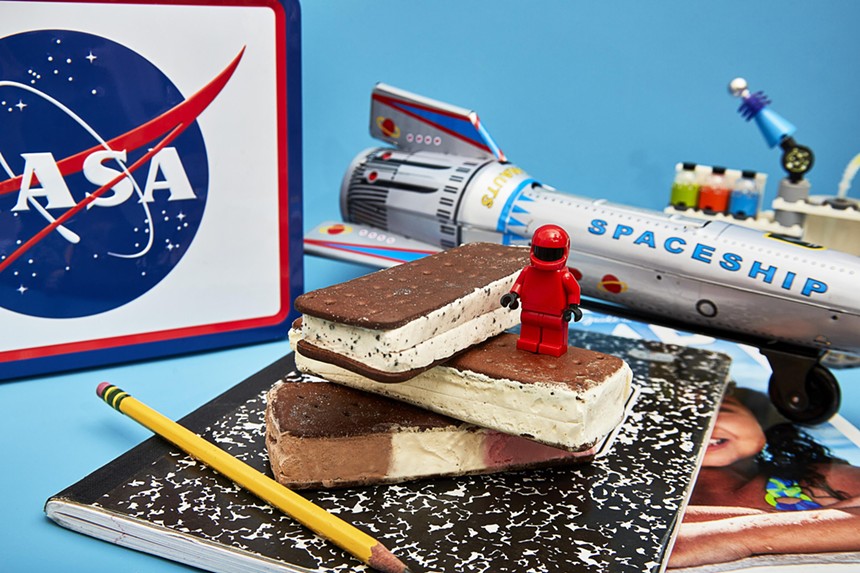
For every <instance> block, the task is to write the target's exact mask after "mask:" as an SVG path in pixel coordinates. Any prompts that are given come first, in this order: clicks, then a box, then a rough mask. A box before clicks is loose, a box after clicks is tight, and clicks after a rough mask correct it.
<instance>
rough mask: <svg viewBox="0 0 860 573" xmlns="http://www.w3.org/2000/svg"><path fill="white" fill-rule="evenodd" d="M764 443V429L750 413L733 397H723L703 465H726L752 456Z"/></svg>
mask: <svg viewBox="0 0 860 573" xmlns="http://www.w3.org/2000/svg"><path fill="white" fill-rule="evenodd" d="M764 444H765V437H764V431H763V430H762V429H761V426H760V425H759V423H758V420H756V418H755V416H753V413H752V412H750V411H749V409H747V407H746V406H744V405H743V404H741V403H740V401H739V400H738V399H737V398H735V397H734V396H727V397H726V398H725V399H724V400H723V403H722V405H721V406H720V413H719V414H718V415H717V422H716V425H715V426H714V433H713V435H712V436H711V441H710V444H709V445H708V450H707V452H705V460H704V462H703V465H704V466H705V467H724V466H729V465H731V464H733V463H734V462H736V461H738V460H742V459H745V458H751V457H753V456H755V455H756V454H758V453H759V452H760V451H761V449H762V448H763V447H764Z"/></svg>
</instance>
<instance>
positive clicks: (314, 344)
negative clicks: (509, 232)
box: [295, 243, 529, 382]
mask: <svg viewBox="0 0 860 573" xmlns="http://www.w3.org/2000/svg"><path fill="white" fill-rule="evenodd" d="M528 262H529V253H528V249H525V248H521V247H506V246H503V245H497V244H493V243H470V244H467V245H463V246H461V247H457V248H455V249H450V250H447V251H443V252H441V253H437V254H434V255H431V256H429V257H426V258H423V259H419V260H417V261H414V262H410V263H406V264H403V265H398V266H396V267H392V268H390V269H385V270H382V271H378V272H376V273H372V274H369V275H365V276H362V277H359V278H356V279H353V280H351V281H347V282H345V283H341V284H337V285H334V286H330V287H327V288H323V289H319V290H315V291H312V292H309V293H306V294H303V295H301V296H299V297H298V298H297V299H296V301H295V308H296V310H298V311H299V312H301V313H302V314H303V316H302V321H303V332H304V335H303V339H302V341H301V342H300V343H299V349H300V351H301V352H302V354H303V355H304V356H306V357H308V358H313V359H315V360H321V361H328V360H332V359H333V358H332V357H338V358H337V360H338V364H340V365H341V366H342V367H344V368H347V369H349V370H352V371H354V372H356V373H360V374H362V375H363V376H366V377H368V378H371V379H374V380H377V381H380V382H400V381H403V380H406V379H408V378H411V377H412V376H415V375H416V374H418V373H419V372H421V371H422V370H426V369H428V368H430V367H432V366H433V365H435V364H438V363H439V362H441V361H444V360H446V359H447V358H450V357H451V356H452V355H454V354H456V353H457V352H460V351H461V350H464V349H466V348H468V347H469V346H471V345H473V344H476V343H478V342H481V341H483V340H486V339H487V338H489V337H491V336H494V335H496V334H499V333H500V332H503V331H505V330H507V329H508V328H511V327H512V326H515V325H516V324H518V323H519V312H518V311H515V312H512V311H510V310H509V309H507V308H505V307H503V306H501V305H500V303H499V300H500V299H501V297H502V295H504V294H506V293H508V292H509V291H510V289H511V286H512V285H513V283H514V280H515V279H516V276H517V274H518V273H519V272H520V271H521V270H522V268H523V267H524V266H526V265H527V264H528Z"/></svg>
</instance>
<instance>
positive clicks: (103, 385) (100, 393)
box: [96, 382, 110, 398]
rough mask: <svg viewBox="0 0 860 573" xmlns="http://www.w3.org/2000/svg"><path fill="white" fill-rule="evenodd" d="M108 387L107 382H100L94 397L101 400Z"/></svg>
mask: <svg viewBox="0 0 860 573" xmlns="http://www.w3.org/2000/svg"><path fill="white" fill-rule="evenodd" d="M108 386H110V384H108V383H107V382H102V383H101V384H99V386H98V388H96V395H97V396H98V397H99V398H101V397H102V396H103V395H104V393H105V390H107V389H108Z"/></svg>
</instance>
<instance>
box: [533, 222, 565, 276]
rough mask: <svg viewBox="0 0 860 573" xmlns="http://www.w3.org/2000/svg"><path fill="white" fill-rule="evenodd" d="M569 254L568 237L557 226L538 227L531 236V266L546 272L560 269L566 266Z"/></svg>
mask: <svg viewBox="0 0 860 573" xmlns="http://www.w3.org/2000/svg"><path fill="white" fill-rule="evenodd" d="M569 252H570V237H569V236H568V235H567V232H566V231H565V230H564V229H562V228H561V227H559V226H558V225H544V226H542V227H538V228H537V230H535V232H534V235H532V247H531V253H530V258H531V262H532V266H535V267H537V268H539V269H543V270H548V271H551V270H557V269H562V268H564V267H565V265H566V264H567V255H568V253H569Z"/></svg>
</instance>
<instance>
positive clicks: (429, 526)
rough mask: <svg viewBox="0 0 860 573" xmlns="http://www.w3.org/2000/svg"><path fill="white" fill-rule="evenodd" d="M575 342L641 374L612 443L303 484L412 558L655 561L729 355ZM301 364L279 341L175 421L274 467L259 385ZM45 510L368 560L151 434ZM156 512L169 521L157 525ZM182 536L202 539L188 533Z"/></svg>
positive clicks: (245, 550)
mask: <svg viewBox="0 0 860 573" xmlns="http://www.w3.org/2000/svg"><path fill="white" fill-rule="evenodd" d="M571 343H572V344H574V345H577V346H581V347H585V348H591V349H594V350H599V351H601V352H606V353H609V354H615V355H618V356H621V357H623V358H624V359H625V360H627V362H628V363H629V364H630V366H631V368H632V370H633V373H634V384H636V385H637V386H639V388H640V391H641V393H640V396H639V398H638V400H637V402H636V404H635V405H634V407H633V411H632V413H631V415H630V416H629V417H628V419H627V420H626V421H625V422H624V424H623V426H622V428H621V430H620V432H619V434H618V437H617V439H616V441H615V443H614V445H613V451H612V452H611V453H610V455H608V456H606V457H604V458H602V459H599V460H596V461H594V462H593V463H591V464H587V465H584V466H579V467H572V468H564V469H561V468H556V469H548V470H540V471H534V470H532V471H523V472H514V473H507V474H497V475H490V476H474V477H463V478H454V479H439V480H429V481H423V482H417V483H413V484H404V485H391V486H377V487H363V488H354V489H341V490H333V491H318V492H303V495H305V496H306V497H308V498H309V499H311V500H312V501H314V502H315V503H317V504H318V505H320V506H322V507H324V508H326V509H327V510H329V511H331V512H332V513H335V514H337V515H339V516H340V517H342V518H344V519H345V520H347V521H349V522H350V523H352V524H354V525H356V526H358V527H360V528H362V529H364V530H365V531H367V532H368V533H370V534H371V535H373V536H374V537H376V538H377V539H378V540H379V541H381V542H382V543H384V544H385V545H386V546H387V547H389V548H390V549H392V550H393V551H394V552H395V553H396V554H397V555H398V556H399V557H400V558H401V559H403V560H404V561H405V562H406V563H407V564H408V565H409V566H410V567H412V568H413V569H414V570H415V571H421V572H429V571H439V572H442V571H444V572H452V573H453V572H460V571H474V572H479V573H483V572H487V573H489V572H493V573H502V572H508V571H510V572H517V573H521V572H549V571H594V572H597V571H600V572H604V571H605V572H608V571H612V572H613V573H616V572H619V573H620V572H626V571H630V572H637V573H640V572H643V571H660V570H662V569H663V568H664V566H665V564H664V562H665V561H666V559H665V558H666V557H667V556H668V551H669V549H670V546H671V540H672V539H673V532H674V530H675V527H676V525H677V523H678V521H679V520H680V517H681V515H682V513H683V509H684V506H685V505H686V501H687V499H688V497H689V494H690V490H691V488H692V484H693V481H694V477H695V474H696V471H697V467H698V463H699V462H700V459H701V456H702V453H703V447H704V443H705V440H706V438H707V437H708V436H709V434H710V430H711V426H712V424H713V420H714V418H715V414H716V409H717V405H718V404H719V402H720V399H721V397H722V394H723V392H724V390H725V386H726V381H727V376H728V367H729V359H728V357H726V356H724V355H722V354H716V353H712V352H708V351H703V350H697V349H691V348H685V347H677V346H666V345H661V344H659V343H654V342H647V341H640V340H629V339H623V338H616V337H610V336H605V335H600V334H594V333H583V332H577V331H573V332H571ZM300 377H301V374H299V373H297V372H296V371H295V368H294V364H293V361H292V356H287V357H285V358H284V359H282V360H280V361H278V362H276V363H275V364H273V365H271V366H269V367H268V368H266V369H264V370H263V371H261V372H260V373H258V374H256V375H254V376H252V377H251V378H249V379H248V380H246V381H245V382H243V383H241V384H239V385H237V386H236V387H234V388H233V389H231V390H230V391H228V392H226V393H225V394H224V395H222V396H220V397H218V398H216V399H215V400H213V401H212V402H211V403H209V404H207V405H205V406H203V407H201V408H200V409H198V410H197V411H195V412H194V413H192V414H190V415H189V416H187V417H186V418H184V419H183V420H181V422H182V423H183V425H185V426H186V427H189V428H190V429H192V430H193V431H195V432H198V433H200V434H201V435H203V436H204V437H205V438H207V439H209V440H211V441H213V442H215V443H216V444H218V445H219V446H220V447H222V448H223V449H225V450H227V451H228V452H230V453H231V454H233V455H235V456H237V457H239V458H240V459H242V460H243V461H245V462H247V463H249V464H250V465H252V466H254V467H255V468H257V469H259V470H261V471H265V472H267V473H269V475H271V473H270V470H269V468H268V460H267V454H266V449H265V447H264V431H265V427H264V420H263V414H264V410H265V405H264V395H265V392H266V391H267V390H268V389H269V388H270V387H271V386H272V385H273V384H274V383H275V382H276V381H277V380H279V379H282V378H284V379H287V380H289V379H296V380H298V379H300ZM82 507H85V508H87V509H88V510H90V511H93V512H95V513H104V514H106V515H108V516H109V517H110V520H109V521H107V522H106V523H114V522H117V520H119V521H118V522H117V523H119V524H121V523H123V522H124V523H126V524H127V526H128V527H129V528H131V527H132V526H133V525H134V524H148V525H149V526H154V527H155V529H152V528H151V527H150V528H148V529H147V531H148V533H149V535H150V536H152V535H155V536H156V537H159V536H160V538H161V542H156V543H152V542H150V541H145V540H143V537H146V536H145V535H142V536H137V535H135V534H133V533H129V534H128V535H123V536H118V535H110V532H105V531H103V530H104V527H105V525H104V524H103V525H102V526H99V527H91V528H87V527H84V526H82V525H81V524H80V523H77V524H75V523H70V522H69V521H70V518H69V516H70V515H72V514H74V513H75V512H74V509H75V508H82ZM46 511H47V512H48V514H49V516H50V517H52V519H55V521H57V522H58V523H60V524H61V525H64V526H67V527H70V528H72V529H75V530H78V531H81V532H83V533H87V534H89V535H94V536H96V537H101V538H103V539H109V540H111V541H113V542H118V543H121V544H127V545H130V546H133V547H135V548H137V549H141V550H144V551H149V552H152V553H156V554H159V555H161V556H165V557H169V558H171V559H175V560H177V561H182V562H185V563H190V564H194V565H197V566H199V567H203V568H206V569H209V570H212V571H240V570H249V571H250V570H257V571H272V570H278V567H281V570H285V571H302V570H304V569H306V570H311V571H320V572H322V571H326V572H328V571H344V572H345V571H359V570H364V568H363V566H362V565H360V564H359V563H358V561H356V560H355V559H354V558H352V557H350V556H349V555H347V554H345V553H344V552H343V551H341V550H340V549H338V548H337V547H335V546H333V545H331V544H330V543H328V542H326V541H324V540H322V539H320V538H318V537H316V536H315V535H314V534H312V533H311V532H309V531H308V530H306V529H304V528H303V527H302V526H300V525H298V524H297V523H296V522H295V521H293V520H292V519H290V518H289V517H286V516H284V515H282V514H280V513H279V512H277V511H276V510H274V509H272V508H271V507H269V506H268V505H267V504H265V503H263V502H261V501H258V500H257V499H256V498H254V497H252V496H251V495H250V494H248V493H246V492H244V491H242V490H239V489H238V488H237V487H236V486H235V485H234V484H232V483H231V482H230V481H229V480H227V479H225V478H223V476H220V475H218V474H216V473H215V472H213V471H211V470H209V469H208V468H206V467H205V466H202V465H201V464H200V463H198V462H196V461H194V460H193V459H191V458H190V457H188V456H186V455H184V454H182V453H180V452H178V451H176V450H175V449H174V448H173V447H172V446H170V445H169V444H167V443H166V442H164V441H162V440H161V439H159V438H152V439H150V440H147V441H146V442H144V443H143V444H141V445H140V446H138V447H136V448H134V449H133V450H130V451H129V452H128V453H126V454H125V455H124V456H121V457H120V458H118V459H117V460H115V461H113V462H111V463H110V464H108V465H107V466H105V467H103V468H102V469H100V470H98V471H96V472H95V473H93V474H92V475H90V476H88V477H87V478H85V479H84V480H82V481H81V482H79V483H77V484H75V485H73V486H71V487H70V488H68V489H67V490H65V491H63V492H61V493H59V494H57V495H56V496H53V497H52V498H51V499H50V500H48V504H47V506H46ZM72 521H76V520H72ZM77 521H80V520H77ZM119 524H118V525H117V526H116V527H118V528H119V527H125V526H122V525H119ZM108 527H110V526H108ZM160 528H163V529H164V530H167V529H169V530H170V531H171V532H173V533H174V534H178V535H170V536H168V535H160V534H161V533H165V531H163V530H162V531H159V529H160ZM129 531H132V530H131V529H129ZM129 539H137V541H129ZM177 539H178V540H181V541H176V540H177ZM189 541H191V542H195V541H200V543H199V544H194V545H195V546H194V548H193V549H192V548H191V546H192V543H189ZM219 551H220V553H219Z"/></svg>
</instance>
